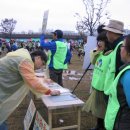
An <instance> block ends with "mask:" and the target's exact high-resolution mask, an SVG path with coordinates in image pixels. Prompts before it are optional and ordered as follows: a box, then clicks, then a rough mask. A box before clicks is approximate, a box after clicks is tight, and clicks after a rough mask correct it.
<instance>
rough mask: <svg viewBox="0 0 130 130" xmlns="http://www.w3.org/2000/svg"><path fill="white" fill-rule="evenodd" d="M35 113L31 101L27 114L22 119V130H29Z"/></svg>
mask: <svg viewBox="0 0 130 130" xmlns="http://www.w3.org/2000/svg"><path fill="white" fill-rule="evenodd" d="M35 112H36V107H35V105H34V102H33V100H32V99H31V101H30V104H29V107H28V110H27V113H26V115H25V118H24V130H29V128H30V125H31V123H32V121H33V118H34V115H35Z"/></svg>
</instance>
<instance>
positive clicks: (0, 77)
mask: <svg viewBox="0 0 130 130" xmlns="http://www.w3.org/2000/svg"><path fill="white" fill-rule="evenodd" d="M46 61H47V56H46V55H45V53H44V52H42V51H35V52H32V53H31V54H30V53H29V51H28V50H27V49H23V48H22V49H18V50H16V51H14V52H9V53H7V55H6V56H4V57H2V58H0V130H7V126H6V123H5V120H6V119H7V118H8V117H9V116H10V114H11V113H12V112H13V111H14V110H15V109H16V108H17V107H18V106H19V104H20V103H21V102H22V100H23V99H24V98H25V96H26V95H27V94H28V92H29V90H31V91H32V92H33V93H34V94H36V95H37V96H41V95H43V94H45V95H59V94H60V92H59V91H58V90H51V89H49V88H48V86H47V85H46V83H48V82H49V81H48V79H45V78H43V79H42V80H43V82H41V80H40V79H39V78H38V77H36V76H35V71H34V70H35V69H40V68H41V67H43V65H45V63H46Z"/></svg>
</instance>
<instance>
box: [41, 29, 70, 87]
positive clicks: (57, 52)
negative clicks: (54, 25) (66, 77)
mask: <svg viewBox="0 0 130 130" xmlns="http://www.w3.org/2000/svg"><path fill="white" fill-rule="evenodd" d="M52 33H53V40H52V41H51V42H47V43H45V42H44V34H42V35H41V38H40V44H41V47H42V48H43V49H47V50H50V51H49V58H48V62H47V63H48V68H49V75H50V78H51V79H52V80H53V81H55V82H56V83H58V84H59V85H61V86H63V81H62V73H63V70H64V69H67V63H68V62H69V61H70V58H71V53H70V50H69V49H68V46H67V44H66V43H65V42H64V39H63V32H62V31H61V30H55V31H54V32H52Z"/></svg>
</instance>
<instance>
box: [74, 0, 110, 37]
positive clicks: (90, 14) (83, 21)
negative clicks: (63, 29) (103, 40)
mask: <svg viewBox="0 0 130 130" xmlns="http://www.w3.org/2000/svg"><path fill="white" fill-rule="evenodd" d="M82 1H83V3H84V5H85V8H86V16H84V17H83V18H82V17H81V16H80V14H79V13H76V14H75V16H76V17H77V18H78V21H77V25H76V29H77V30H78V31H79V32H80V33H81V32H82V33H85V32H86V33H87V34H89V35H90V36H92V35H94V33H95V31H96V28H97V26H99V25H100V24H103V23H104V22H103V21H102V20H103V18H104V19H105V18H106V19H109V13H108V12H107V10H106V9H105V8H106V7H107V4H108V3H109V2H110V0H82ZM101 22H102V23H101Z"/></svg>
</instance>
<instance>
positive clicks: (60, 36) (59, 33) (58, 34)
mask: <svg viewBox="0 0 130 130" xmlns="http://www.w3.org/2000/svg"><path fill="white" fill-rule="evenodd" d="M52 33H53V34H55V35H57V38H62V37H63V32H62V31H61V30H55V31H54V32H52Z"/></svg>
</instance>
